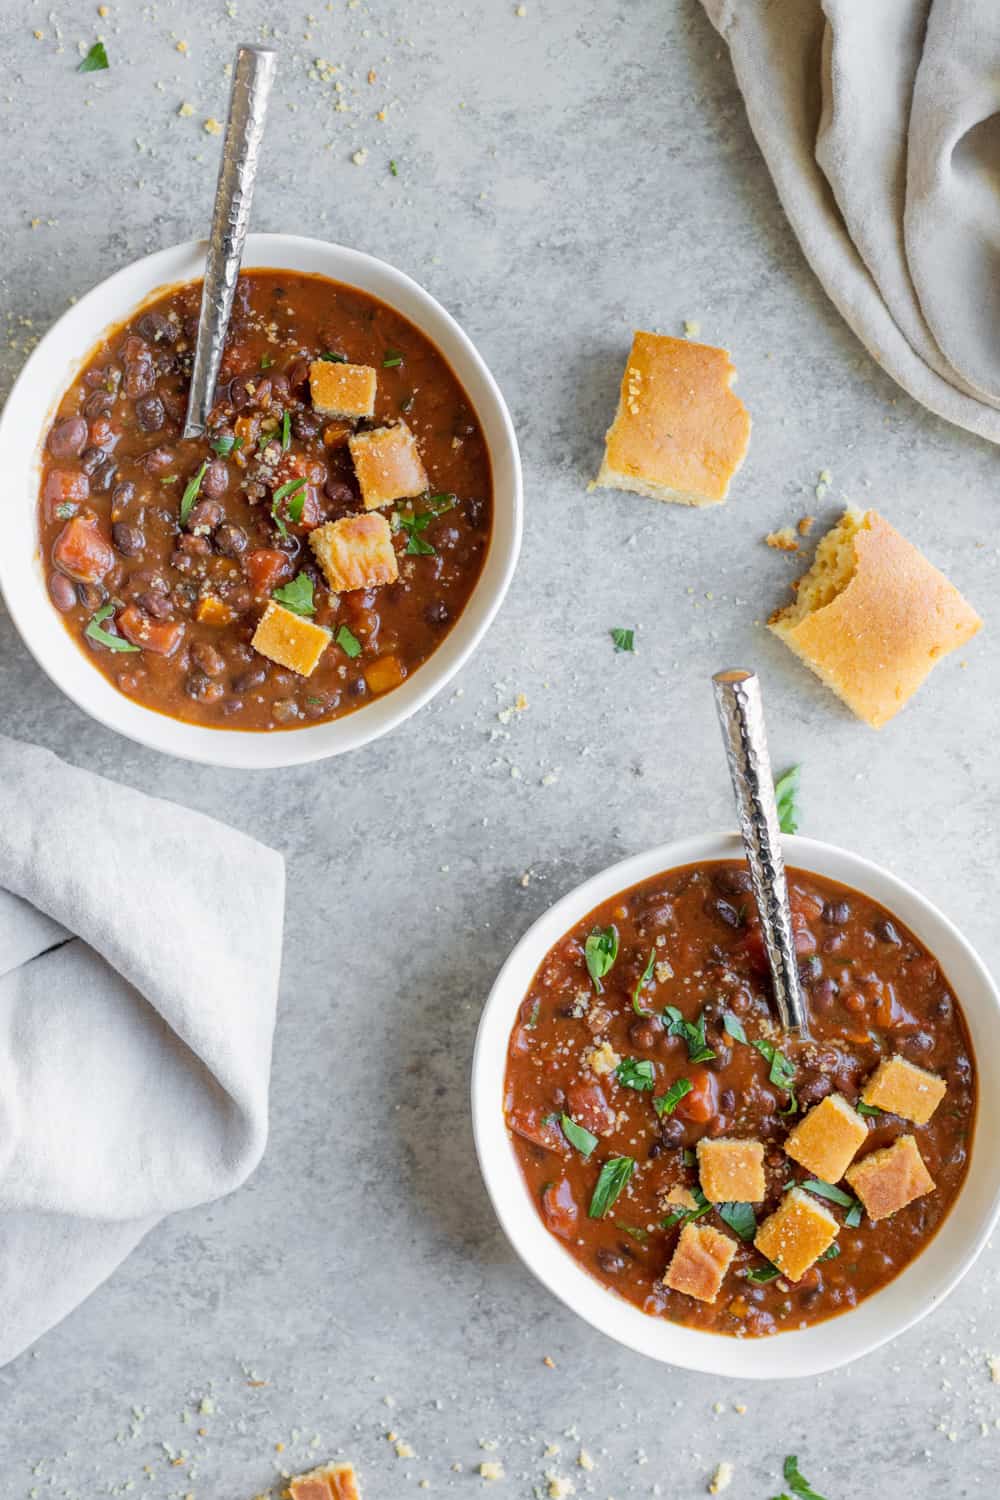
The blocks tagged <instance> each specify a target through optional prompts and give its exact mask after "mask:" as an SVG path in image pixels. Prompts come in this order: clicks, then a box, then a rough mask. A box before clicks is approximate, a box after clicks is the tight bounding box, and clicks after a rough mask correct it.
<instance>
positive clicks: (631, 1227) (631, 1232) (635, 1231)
mask: <svg viewBox="0 0 1000 1500" xmlns="http://www.w3.org/2000/svg"><path fill="white" fill-rule="evenodd" d="M615 1228H616V1229H620V1230H621V1232H622V1234H627V1235H628V1237H629V1239H632V1240H635V1241H636V1243H637V1244H639V1245H644V1244H645V1243H646V1241H647V1240H648V1239H649V1235H648V1234H647V1232H646V1230H645V1229H639V1228H637V1226H636V1225H635V1224H622V1223H621V1222H620V1221H619V1220H618V1219H616V1220H615Z"/></svg>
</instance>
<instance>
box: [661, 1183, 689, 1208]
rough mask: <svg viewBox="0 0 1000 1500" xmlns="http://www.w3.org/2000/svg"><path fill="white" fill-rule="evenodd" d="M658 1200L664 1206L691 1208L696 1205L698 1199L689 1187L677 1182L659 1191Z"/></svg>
mask: <svg viewBox="0 0 1000 1500" xmlns="http://www.w3.org/2000/svg"><path fill="white" fill-rule="evenodd" d="M660 1202H661V1204H662V1206H663V1207H664V1208H684V1209H693V1208H697V1207H698V1200H697V1198H696V1197H695V1195H694V1193H692V1191H691V1189H690V1188H687V1187H682V1186H680V1185H679V1184H678V1186H676V1187H672V1188H670V1189H669V1190H668V1191H667V1192H665V1193H661V1194H660Z"/></svg>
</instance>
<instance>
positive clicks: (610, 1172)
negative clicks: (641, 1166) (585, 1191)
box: [587, 1156, 635, 1219]
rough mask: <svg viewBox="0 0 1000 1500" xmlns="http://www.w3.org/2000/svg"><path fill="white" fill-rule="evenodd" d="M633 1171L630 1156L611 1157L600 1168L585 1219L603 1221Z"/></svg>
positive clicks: (633, 1164)
mask: <svg viewBox="0 0 1000 1500" xmlns="http://www.w3.org/2000/svg"><path fill="white" fill-rule="evenodd" d="M634 1171H635V1162H634V1161H633V1160H632V1158H631V1156H612V1157H611V1158H610V1160H609V1161H606V1162H605V1163H604V1165H603V1167H602V1168H601V1173H600V1176H599V1177H598V1179H597V1185H596V1187H595V1188H594V1195H593V1197H592V1198H591V1200H590V1207H589V1208H588V1210H587V1217H588V1218H590V1219H603V1217H604V1215H605V1214H606V1213H607V1211H608V1209H609V1208H610V1207H611V1206H612V1204H613V1203H614V1202H615V1201H616V1199H617V1198H618V1195H619V1193H620V1192H621V1191H622V1189H623V1188H624V1187H625V1186H626V1185H627V1184H628V1180H629V1178H630V1177H631V1176H632V1173H633V1172H634Z"/></svg>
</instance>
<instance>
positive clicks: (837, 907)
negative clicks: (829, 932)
mask: <svg viewBox="0 0 1000 1500" xmlns="http://www.w3.org/2000/svg"><path fill="white" fill-rule="evenodd" d="M850 920H851V908H850V904H849V903H848V902H847V901H828V902H827V903H826V905H825V906H824V907H823V921H824V922H825V923H826V924H827V926H828V927H843V926H844V925H845V923H847V922H849V921H850Z"/></svg>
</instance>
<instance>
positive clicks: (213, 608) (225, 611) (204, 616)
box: [198, 594, 234, 625]
mask: <svg viewBox="0 0 1000 1500" xmlns="http://www.w3.org/2000/svg"><path fill="white" fill-rule="evenodd" d="M233 618H234V617H233V612H232V610H231V609H230V607H229V605H228V604H227V603H226V602H225V600H223V599H220V598H219V596H218V595H217V594H205V595H203V597H202V598H201V599H199V600H198V620H199V621H200V623H201V624H202V625H228V624H230V622H231V621H232V619H233Z"/></svg>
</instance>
